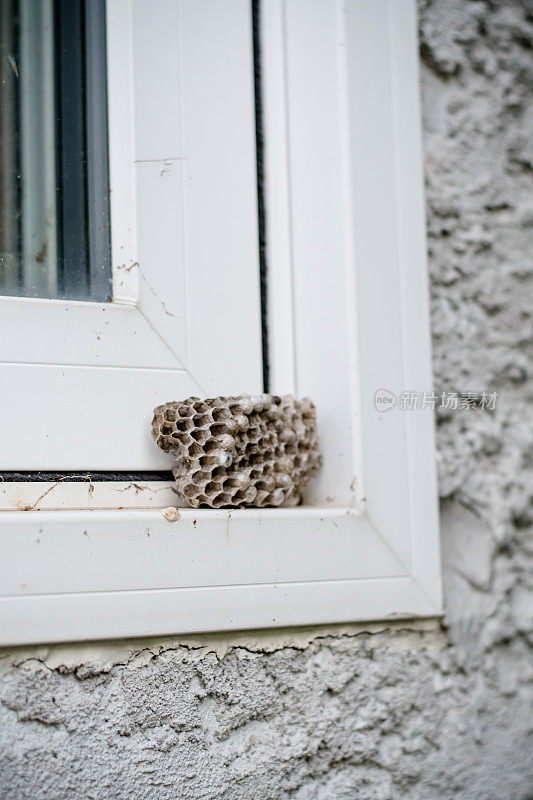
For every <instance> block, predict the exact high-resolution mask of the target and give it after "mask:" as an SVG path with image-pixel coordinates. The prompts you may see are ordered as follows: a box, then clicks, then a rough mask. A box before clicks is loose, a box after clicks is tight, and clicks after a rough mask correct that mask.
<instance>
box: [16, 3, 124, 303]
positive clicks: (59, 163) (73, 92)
mask: <svg viewBox="0 0 533 800" xmlns="http://www.w3.org/2000/svg"><path fill="white" fill-rule="evenodd" d="M110 279H111V268H110V245H109V187H108V165H107V106H106V77H105V7H104V0H85V1H84V0H0V294H4V295H12V296H22V297H43V298H65V299H82V300H99V301H102V300H110V299H111V296H110V295H111V280H110Z"/></svg>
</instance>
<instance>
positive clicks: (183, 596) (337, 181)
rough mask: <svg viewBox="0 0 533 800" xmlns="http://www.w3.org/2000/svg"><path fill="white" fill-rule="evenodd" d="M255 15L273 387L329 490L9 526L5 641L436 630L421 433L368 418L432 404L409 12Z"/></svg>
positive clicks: (27, 520)
mask: <svg viewBox="0 0 533 800" xmlns="http://www.w3.org/2000/svg"><path fill="white" fill-rule="evenodd" d="M262 10H263V23H262V54H263V56H262V57H263V82H264V94H265V97H264V102H265V105H264V119H265V131H264V133H265V148H266V163H265V175H266V199H267V225H268V252H269V277H270V315H271V322H270V332H271V336H272V342H271V345H272V351H273V357H272V365H271V368H272V380H273V387H272V388H273V390H274V391H287V390H289V391H290V390H294V391H296V392H297V393H298V394H299V395H303V394H307V393H308V394H310V395H311V396H312V397H313V399H314V400H315V402H316V405H317V409H318V417H319V433H320V438H321V447H322V451H323V454H324V466H323V469H322V471H321V474H320V476H319V478H318V479H317V480H316V481H315V482H314V483H313V485H312V486H311V487H310V490H309V493H308V495H307V498H306V505H305V506H304V507H299V508H294V509H265V510H233V511H228V510H197V511H196V510H191V509H180V511H179V518H178V519H177V520H176V521H173V522H169V521H168V520H167V519H166V518H165V517H164V516H163V515H162V513H161V509H160V508H140V507H138V506H139V504H142V502H143V500H142V499H139V498H142V497H143V492H147V493H148V494H150V493H151V496H153V497H156V491H155V487H153V486H152V487H141V488H139V487H137V489H135V488H134V487H132V486H129V485H126V486H123V487H115V488H112V489H109V490H107V489H105V488H101V489H99V490H96V491H95V492H94V493H91V492H87V490H86V497H85V500H84V501H83V503H82V505H83V506H84V509H82V508H79V509H78V510H57V509H59V508H60V507H61V500H57V499H56V500H54V499H52V498H54V491H55V490H52V491H51V492H50V493H49V494H48V495H47V496H46V497H45V498H43V499H42V500H40V501H38V502H37V503H35V504H34V505H33V507H34V508H35V509H41V510H34V511H30V512H20V511H18V512H17V511H10V512H6V514H5V515H4V516H5V521H4V523H3V528H2V536H1V543H2V554H3V558H2V560H1V561H0V565H1V566H0V570H1V579H2V580H1V585H2V592H3V595H4V596H3V597H2V598H1V599H0V622H1V624H0V629H1V631H2V640H3V642H4V643H11V644H16V643H23V642H38V641H61V640H80V639H91V638H112V637H120V636H145V635H156V634H158V635H161V634H170V633H180V632H192V631H207V630H212V631H214V630H228V629H236V628H254V627H271V626H281V625H283V626H285V625H307V624H317V623H332V622H347V621H361V620H371V619H397V618H402V617H428V616H435V615H438V614H440V613H441V589H440V570H439V555H438V523H437V492H436V480H435V448H434V435H433V419H432V414H431V411H430V410H424V411H413V412H407V411H403V410H400V409H399V408H398V407H396V408H394V409H393V410H391V411H387V412H385V413H383V412H381V413H380V412H379V411H378V410H377V409H376V408H375V404H374V398H375V392H376V391H377V390H379V389H387V390H389V391H390V392H393V393H395V394H397V395H398V394H399V393H400V392H401V391H403V390H409V389H411V390H413V389H414V390H428V391H429V390H430V389H431V366H430V346H429V341H430V340H429V324H428V287H427V272H426V261H425V234H424V210H423V191H422V167H421V155H422V148H421V135H420V133H421V131H420V108H419V96H418V91H419V87H418V48H417V39H416V14H415V3H414V0H372V2H370V1H369V0H348V2H347V3H341V2H338V3H337V2H335V3H334V2H331V0H312V2H309V0H269V2H265V3H264V4H263V6H262ZM122 490H123V491H124V495H123V496H124V498H125V499H126V503H125V504H126V505H130V506H131V507H130V508H123V509H122V510H117V508H116V506H115V502H116V501H113V499H112V496H113V493H114V494H115V497H116V496H117V495H118V493H119V492H120V491H122ZM93 494H94V495H96V498H94V497H93ZM162 494H163V495H164V492H162ZM127 498H130V502H128V500H127ZM11 499H13V498H11ZM167 501H168V495H164V497H163V496H162V497H161V499H160V502H158V501H157V499H155V500H154V501H153V502H154V504H156V505H159V504H161V505H166V504H167ZM125 504H124V503H123V504H121V505H125ZM29 505H31V503H30V504H29ZM147 505H148V501H147ZM109 506H111V507H109ZM133 506H136V507H133ZM45 508H48V509H50V510H44V509H45ZM87 508H92V509H93V510H91V511H90V512H88V511H87V510H86V509H87ZM53 509H56V510H53Z"/></svg>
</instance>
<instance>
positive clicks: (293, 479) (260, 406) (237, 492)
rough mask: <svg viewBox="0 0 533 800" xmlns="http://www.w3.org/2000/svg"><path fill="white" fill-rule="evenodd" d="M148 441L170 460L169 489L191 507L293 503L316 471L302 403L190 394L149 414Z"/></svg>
mask: <svg viewBox="0 0 533 800" xmlns="http://www.w3.org/2000/svg"><path fill="white" fill-rule="evenodd" d="M152 436H153V438H154V440H155V442H156V444H157V446H158V447H160V448H161V450H164V451H165V452H166V453H172V454H174V455H176V456H177V459H178V463H177V465H176V466H175V467H174V468H173V470H172V472H173V475H174V478H175V481H176V482H175V487H174V488H175V490H176V492H177V493H178V494H179V495H180V497H182V498H183V500H185V502H186V503H187V504H188V505H190V506H192V507H193V508H199V507H200V506H208V507H210V508H220V507H221V506H233V507H241V508H242V507H244V506H255V507H262V506H281V505H285V506H295V505H298V503H299V502H300V500H301V491H302V489H303V487H304V486H305V484H306V483H307V481H308V479H309V478H310V477H311V476H312V475H314V474H315V472H316V471H317V470H318V467H319V466H320V454H319V452H318V437H317V432H316V414H315V407H314V405H313V403H312V402H311V400H309V398H304V399H303V400H295V399H294V398H293V397H292V395H285V396H283V397H275V396H272V395H269V394H261V395H257V396H251V395H246V394H243V395H240V396H239V397H215V398H212V399H209V400H200V399H199V398H198V397H189V398H188V399H187V400H183V401H182V402H173V403H165V405H162V406H158V407H157V408H156V409H154V419H153V423H152Z"/></svg>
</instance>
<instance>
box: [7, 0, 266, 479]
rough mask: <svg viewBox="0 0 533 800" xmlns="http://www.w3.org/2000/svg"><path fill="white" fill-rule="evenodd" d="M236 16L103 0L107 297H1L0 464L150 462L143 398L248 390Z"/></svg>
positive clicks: (250, 249) (250, 232)
mask: <svg viewBox="0 0 533 800" xmlns="http://www.w3.org/2000/svg"><path fill="white" fill-rule="evenodd" d="M250 17H251V12H250V8H249V3H248V0H228V1H227V2H224V4H223V5H222V6H221V5H220V4H219V3H217V2H216V0H182V1H181V2H180V3H179V4H178V3H176V2H174V0H157V2H154V3H149V2H138V1H135V0H109V1H108V3H107V42H108V48H107V50H108V53H107V67H108V95H109V171H110V204H111V251H112V267H113V301H112V302H110V303H94V302H76V301H62V300H42V299H28V298H13V297H0V319H1V321H2V329H3V331H5V334H4V335H3V336H2V337H1V340H0V408H1V409H2V413H1V414H0V441H2V443H3V446H2V448H1V450H0V470H6V471H8V470H9V471H15V470H44V471H58V470H80V471H81V470H89V469H90V470H101V471H119V470H122V471H133V470H145V471H149V470H157V469H159V470H161V469H163V470H164V469H166V468H167V466H168V459H167V458H166V457H165V455H164V454H163V453H161V452H160V451H158V449H157V448H155V447H154V446H153V442H152V440H151V436H150V422H151V411H152V409H153V408H154V406H156V405H159V404H160V403H163V402H166V401H167V400H169V399H170V398H172V397H189V396H191V395H198V394H205V395H207V396H212V395H213V394H236V393H241V392H243V391H248V392H258V391H261V388H262V368H261V328H260V299H259V253H258V234H257V189H256V163H255V114H254V88H253V54H252V44H251V43H252V39H251V37H252V32H251V23H250ZM228 110H229V111H228ZM206 285H209V291H206V289H205V287H206ZM230 356H231V357H230ZM36 413H37V414H38V416H39V419H40V420H41V424H42V426H43V428H44V430H38V431H36V430H35V428H34V427H33V424H32V425H31V426H30V425H28V424H25V425H24V424H22V420H25V421H27V420H30V419H31V420H34V419H35V415H36ZM13 420H20V421H21V422H20V424H17V425H14V424H13Z"/></svg>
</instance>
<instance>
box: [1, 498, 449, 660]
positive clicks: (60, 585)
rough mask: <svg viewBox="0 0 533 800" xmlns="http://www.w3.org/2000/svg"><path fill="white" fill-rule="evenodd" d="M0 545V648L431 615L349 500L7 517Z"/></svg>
mask: <svg viewBox="0 0 533 800" xmlns="http://www.w3.org/2000/svg"><path fill="white" fill-rule="evenodd" d="M0 547H1V550H2V556H3V557H2V559H1V567H0V576H1V577H0V583H1V585H2V595H3V596H2V597H1V598H0V629H1V630H2V642H1V643H2V644H4V645H16V644H23V643H24V644H28V643H39V642H57V641H75V640H86V639H94V638H118V637H123V636H150V635H164V634H169V633H190V632H198V631H217V630H231V629H239V628H241V629H242V628H252V627H255V628H261V627H274V626H290V625H307V624H322V623H330V622H348V621H362V620H371V619H391V618H394V619H397V618H402V617H428V616H435V615H437V614H439V613H440V597H439V588H438V581H433V577H432V576H428V577H429V583H428V582H422V581H420V579H419V577H418V576H416V575H413V571H412V569H411V568H408V567H407V566H404V565H403V564H402V563H401V562H400V561H399V559H398V558H397V556H396V555H395V553H394V552H393V550H392V549H391V548H390V547H389V545H388V544H387V543H386V541H385V539H384V538H383V537H382V536H381V535H380V534H379V532H377V531H376V530H375V528H374V527H373V526H372V524H371V523H370V521H369V519H368V517H367V516H366V515H364V514H362V513H360V512H358V511H354V510H353V509H348V508H337V509H332V508H306V507H301V508H296V509H294V508H291V509H246V510H234V511H231V510H211V509H202V510H199V511H196V510H193V509H180V515H179V519H177V520H176V521H175V522H169V521H168V520H167V519H166V518H165V517H164V516H163V514H162V513H161V510H160V509H150V510H148V509H142V510H141V509H128V510H126V509H123V510H92V511H87V510H81V509H79V510H68V511H67V510H63V511H57V510H56V511H45V510H42V511H34V512H31V513H20V512H19V513H12V512H6V513H5V514H4V524H3V526H2V533H1V538H0ZM423 583H425V584H426V585H425V586H424V585H423ZM428 585H429V586H433V587H434V588H433V591H429V592H428V588H427V587H428Z"/></svg>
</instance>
